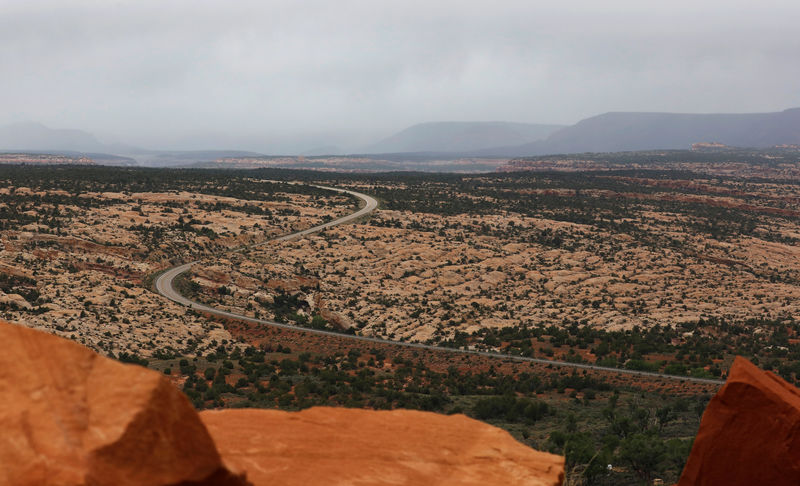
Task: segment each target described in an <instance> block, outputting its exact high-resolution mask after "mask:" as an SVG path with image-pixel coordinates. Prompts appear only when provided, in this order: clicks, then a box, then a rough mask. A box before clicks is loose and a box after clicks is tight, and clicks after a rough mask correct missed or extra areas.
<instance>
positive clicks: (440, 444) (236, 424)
mask: <svg viewBox="0 0 800 486" xmlns="http://www.w3.org/2000/svg"><path fill="white" fill-rule="evenodd" d="M200 417H201V418H202V420H203V422H204V423H205V424H206V427H208V430H209V432H210V433H211V435H212V436H213V437H214V441H215V442H216V443H217V448H218V449H219V451H220V453H221V454H222V457H223V459H224V461H225V463H226V464H228V465H229V466H230V467H232V468H235V469H238V470H246V471H247V477H248V479H249V480H250V481H252V482H253V484H254V485H256V486H261V485H264V486H266V485H300V484H302V485H305V486H314V485H325V486H336V485H359V486H365V485H395V486H400V485H431V486H444V485H475V486H478V485H480V486H491V485H503V486H505V485H511V484H525V485H529V486H545V485H547V486H550V485H560V484H561V483H562V481H563V478H564V458H563V457H560V456H555V455H552V454H547V453H544V452H538V451H535V450H533V449H530V448H528V447H526V446H524V445H522V444H520V443H519V442H517V441H516V440H514V439H513V438H512V437H511V435H509V434H508V433H507V432H505V431H503V430H500V429H498V428H495V427H492V426H491V425H487V424H485V423H482V422H478V421H476V420H472V419H470V418H467V417H465V416H463V415H452V416H445V415H437V414H433V413H428V412H417V411H411V410H393V411H368V410H354V409H344V408H327V407H318V408H311V409H308V410H304V411H302V412H282V411H278V410H253V409H250V410H247V409H236V410H214V411H203V412H201V413H200Z"/></svg>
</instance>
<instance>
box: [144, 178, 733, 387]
mask: <svg viewBox="0 0 800 486" xmlns="http://www.w3.org/2000/svg"><path fill="white" fill-rule="evenodd" d="M312 187H316V188H318V189H324V190H328V191H335V192H340V193H344V194H348V195H350V196H353V197H356V198H358V199H360V200H361V201H363V202H364V206H363V207H362V208H361V209H359V210H358V211H356V212H355V213H352V214H348V215H347V216H342V217H341V218H338V219H334V220H332V221H328V222H327V223H324V224H321V225H318V226H314V227H312V228H308V229H305V230H302V231H298V232H296V233H291V234H288V235H285V236H281V237H279V238H275V239H272V240H270V241H267V242H264V243H259V244H258V245H253V246H252V247H254V246H261V245H265V244H268V243H271V242H276V241H288V240H293V239H295V238H300V237H302V236H305V235H309V234H312V233H317V232H319V231H322V230H324V229H325V228H330V227H332V226H337V225H340V224H344V223H349V222H351V221H354V220H356V219H358V218H361V217H362V216H366V215H368V214H370V213H372V212H373V211H374V210H375V209H376V208H377V207H378V201H376V200H375V198H373V197H371V196H368V195H366V194H362V193H360V192H356V191H350V190H347V189H341V188H337V187H328V186H318V185H312ZM252 247H243V248H239V249H236V250H231V251H234V252H240V251H243V250H244V249H246V248H252ZM198 262H199V260H195V261H193V262H189V263H184V264H183V265H178V266H176V267H172V268H170V269H168V270H166V271H164V272H163V273H162V274H161V275H159V276H158V278H157V279H156V281H155V288H156V290H157V291H158V293H159V294H161V295H163V296H164V297H166V298H168V299H170V300H172V301H173V302H177V303H178V304H181V305H184V306H186V307H189V308H190V309H193V310H196V311H199V312H206V313H208V314H212V315H215V316H219V317H225V318H229V319H237V320H241V321H246V322H251V323H255V324H262V325H265V326H272V327H278V328H284V329H291V330H294V331H303V332H309V333H314V334H323V335H329V336H335V337H337V338H341V339H353V340H357V341H364V342H371V343H378V344H390V345H393V346H403V347H407V348H415V349H426V350H432V351H436V352H448V353H455V354H471V355H478V356H486V357H490V358H500V359H507V360H513V361H521V362H528V363H538V364H544V365H552V366H559V367H566V368H575V369H585V370H595V371H606V372H610V373H621V374H627V375H634V376H641V377H646V378H666V379H672V380H678V381H688V382H692V383H703V384H712V385H722V384H724V383H725V382H724V381H723V380H715V379H710V378H696V377H689V376H679V375H667V374H662V373H652V372H648V371H636V370H627V369H621V368H610V367H606V366H597V365H592V364H583V363H570V362H567V361H554V360H547V359H539V358H528V357H524V356H513V355H510V354H503V353H495V352H490V351H475V350H467V349H456V348H444V347H440V346H432V345H429V344H421V343H409V342H404V341H393V340H390V339H381V338H375V337H367V336H357V335H353V334H343V333H339V332H333V331H324V330H320V329H310V328H306V327H299V326H294V325H290V324H284V323H281V322H276V321H271V320H267V319H256V318H255V317H249V316H245V315H241V314H235V313H232V312H228V311H224V310H220V309H215V308H214V307H210V306H207V305H205V304H201V303H199V302H195V301H193V300H190V299H187V298H186V297H184V296H183V295H181V294H180V292H178V291H177V290H176V289H175V286H174V282H175V278H176V277H177V276H178V275H180V274H182V273H185V272H188V271H189V269H191V268H192V265H194V264H196V263H198Z"/></svg>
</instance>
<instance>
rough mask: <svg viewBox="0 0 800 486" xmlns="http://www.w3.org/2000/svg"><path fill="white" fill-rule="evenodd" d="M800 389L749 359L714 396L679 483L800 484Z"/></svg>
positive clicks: (733, 485) (742, 361) (741, 361)
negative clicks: (755, 364) (758, 366)
mask: <svg viewBox="0 0 800 486" xmlns="http://www.w3.org/2000/svg"><path fill="white" fill-rule="evenodd" d="M798 427H800V391H799V390H798V389H797V388H795V387H793V386H792V385H790V384H789V383H787V382H785V381H784V380H782V379H781V378H779V377H777V376H775V375H774V374H772V373H770V372H768V371H762V370H760V369H758V368H757V367H756V366H754V365H753V364H752V363H750V362H749V361H747V360H746V359H744V358H736V361H734V363H733V366H732V367H731V370H730V373H729V375H728V380H727V382H726V383H725V386H723V387H722V388H721V389H720V391H719V392H718V393H717V394H716V395H715V396H714V398H712V399H711V402H709V404H708V407H707V408H706V411H705V413H704V414H703V419H702V421H701V422H700V430H699V432H698V434H697V438H696V439H695V442H694V446H693V447H692V453H691V455H690V456H689V460H688V462H687V463H686V467H685V468H684V470H683V474H682V475H681V479H680V482H679V483H678V486H690V485H720V484H724V485H726V486H736V485H743V486H744V485H753V484H763V485H770V486H783V485H787V486H788V485H797V484H800V460H798V459H800V434H798V433H797V431H798Z"/></svg>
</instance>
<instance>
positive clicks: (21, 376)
mask: <svg viewBox="0 0 800 486" xmlns="http://www.w3.org/2000/svg"><path fill="white" fill-rule="evenodd" d="M0 343H2V346H3V349H2V352H1V353H0V403H2V406H0V431H2V432H0V484H13V485H15V486H26V485H31V486H32V485H37V486H40V485H59V486H68V485H93V486H94V485H96V486H99V485H116V486H138V485H148V486H153V485H180V484H189V483H191V484H193V485H196V486H200V485H211V484H219V485H231V486H232V485H240V484H246V483H245V482H244V481H243V480H242V479H241V478H238V477H235V476H233V475H232V474H231V473H230V472H229V471H228V470H227V469H226V468H225V467H224V466H223V464H222V461H221V459H220V456H219V453H218V452H217V449H216V447H215V446H214V443H213V441H212V439H211V437H210V436H209V434H208V431H207V430H206V428H205V427H204V426H203V423H202V422H201V421H200V420H199V418H198V416H197V413H196V412H195V411H194V409H193V408H192V406H191V403H189V401H188V400H187V398H186V397H185V396H184V395H183V394H182V393H181V392H180V391H179V390H178V389H176V388H175V387H173V386H172V385H171V384H170V383H169V381H167V379H166V378H165V377H163V376H162V375H161V374H160V373H157V372H155V371H149V370H146V369H144V368H141V367H139V366H132V365H124V364H121V363H118V362H116V361H114V360H111V359H108V358H103V357H101V356H99V355H97V354H95V353H94V352H92V351H91V350H89V349H87V348H85V347H83V346H80V345H78V344H76V343H73V342H70V341H68V340H65V339H61V338H58V337H56V336H52V335H49V334H45V333H42V332H39V331H34V330H31V329H28V328H25V327H22V326H16V325H13V324H9V323H6V322H2V321H0Z"/></svg>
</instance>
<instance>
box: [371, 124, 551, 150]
mask: <svg viewBox="0 0 800 486" xmlns="http://www.w3.org/2000/svg"><path fill="white" fill-rule="evenodd" d="M561 128H564V126H563V125H541V124H535V123H510V122H432V123H420V124H418V125H413V126H411V127H408V128H406V129H405V130H403V131H401V132H399V133H397V134H395V135H392V136H391V137H389V138H386V139H384V140H382V141H380V142H378V143H376V144H374V145H371V146H369V147H367V149H366V151H365V153H402V152H470V151H475V150H481V149H487V148H492V147H503V146H514V145H523V144H528V143H531V142H535V141H537V140H542V139H543V138H545V137H547V136H548V135H550V134H552V133H553V132H556V131H557V130H559V129H561Z"/></svg>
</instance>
